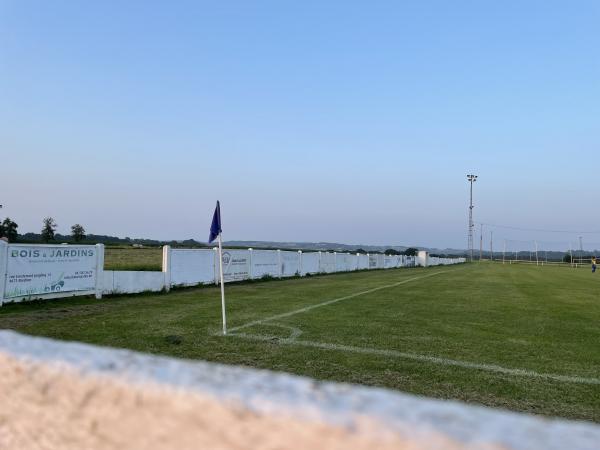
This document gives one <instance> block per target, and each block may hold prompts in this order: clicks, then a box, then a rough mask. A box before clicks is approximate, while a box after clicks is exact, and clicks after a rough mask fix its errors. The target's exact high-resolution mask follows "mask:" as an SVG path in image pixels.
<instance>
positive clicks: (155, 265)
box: [104, 247, 162, 272]
mask: <svg viewBox="0 0 600 450" xmlns="http://www.w3.org/2000/svg"><path fill="white" fill-rule="evenodd" d="M104 269H105V270H156V271H159V272H160V271H161V270H162V247H142V248H133V247H106V248H105V249H104Z"/></svg>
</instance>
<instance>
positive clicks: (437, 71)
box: [0, 0, 600, 248]
mask: <svg viewBox="0 0 600 450" xmlns="http://www.w3.org/2000/svg"><path fill="white" fill-rule="evenodd" d="M598 23H600V2H597V1H595V0H593V1H571V2H564V1H535V0H532V1H522V0H521V1H503V2H492V1H453V2H448V1H427V0H419V1H389V2H388V1H375V2H353V1H347V0H346V1H325V2H323V1H302V2H288V1H280V0H277V1H222V2H202V1H177V2H167V1H163V2H159V1H139V2H138V1H102V2H87V1H75V0H72V1H61V0H57V1H52V2H47V1H29V0H18V1H17V0H0V204H3V205H4V208H3V209H2V210H0V217H3V216H10V217H11V218H12V219H13V220H15V221H16V222H17V223H18V224H19V230H20V231H21V232H27V231H35V232H39V230H40V229H41V226H42V225H41V224H42V219H43V218H44V217H46V216H51V217H53V218H54V219H55V220H56V222H57V223H58V225H59V227H58V231H59V232H61V233H68V232H69V230H70V226H71V225H73V224H75V223H81V224H83V225H84V227H85V228H86V230H87V231H88V232H89V233H95V234H109V235H117V236H121V237H125V236H128V237H132V238H134V237H146V238H156V239H165V240H166V239H187V238H195V239H198V240H201V241H205V240H206V238H207V237H208V230H209V226H210V219H211V217H212V212H213V209H214V204H215V201H216V200H217V199H219V200H220V201H221V204H222V216H223V237H224V239H225V240H234V239H235V240H270V241H329V242H342V243H351V244H352V243H356V244H359V243H360V244H377V245H422V246H429V247H439V248H446V247H454V248H465V247H466V245H467V219H468V194H469V192H468V190H469V185H468V182H467V180H466V174H467V173H476V174H477V175H479V179H478V181H477V182H476V185H475V209H474V214H475V221H476V222H485V223H492V224H503V225H508V226H518V227H523V228H535V229H558V230H582V229H583V230H590V229H591V230H600V208H599V207H598V201H597V199H598V196H599V195H600V184H599V179H598V167H599V163H600V139H599V137H600V136H599V135H600V27H598ZM496 233H497V237H498V239H501V238H502V236H503V237H504V238H510V239H524V235H523V234H522V233H521V232H517V231H514V230H509V229H498V230H497V232H496ZM572 235H573V233H571V234H570V237H569V239H570V238H572ZM565 236H566V235H565ZM565 236H563V235H561V236H560V239H561V240H562V239H566V237H565ZM596 238H597V240H598V242H600V234H599V235H597V237H596ZM486 239H487V238H486ZM549 239H559V238H558V237H556V236H554V237H552V238H549Z"/></svg>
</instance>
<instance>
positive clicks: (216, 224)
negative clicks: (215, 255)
mask: <svg viewBox="0 0 600 450" xmlns="http://www.w3.org/2000/svg"><path fill="white" fill-rule="evenodd" d="M221 231H223V230H221V205H220V204H219V200H217V207H216V208H215V213H214V214H213V219H212V224H211V225H210V235H209V236H208V243H209V244H210V243H211V242H212V241H214V240H215V239H216V238H217V236H219V235H220V234H221Z"/></svg>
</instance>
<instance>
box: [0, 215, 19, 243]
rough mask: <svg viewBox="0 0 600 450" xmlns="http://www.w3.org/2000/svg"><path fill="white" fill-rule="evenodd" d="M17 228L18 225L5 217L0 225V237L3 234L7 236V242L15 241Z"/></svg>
mask: <svg viewBox="0 0 600 450" xmlns="http://www.w3.org/2000/svg"><path fill="white" fill-rule="evenodd" d="M17 228H19V225H17V223H16V222H13V221H12V220H10V218H9V217H7V218H6V219H4V221H3V222H2V225H0V237H3V236H4V237H7V238H8V242H15V241H16V240H17V236H18V233H17Z"/></svg>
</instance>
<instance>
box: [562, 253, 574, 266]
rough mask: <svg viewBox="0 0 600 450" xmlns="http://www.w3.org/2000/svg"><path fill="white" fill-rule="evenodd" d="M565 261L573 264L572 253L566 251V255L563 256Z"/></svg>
mask: <svg viewBox="0 0 600 450" xmlns="http://www.w3.org/2000/svg"><path fill="white" fill-rule="evenodd" d="M563 262H566V263H569V264H571V263H572V262H573V261H572V260H571V254H570V253H566V254H565V256H564V257H563Z"/></svg>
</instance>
